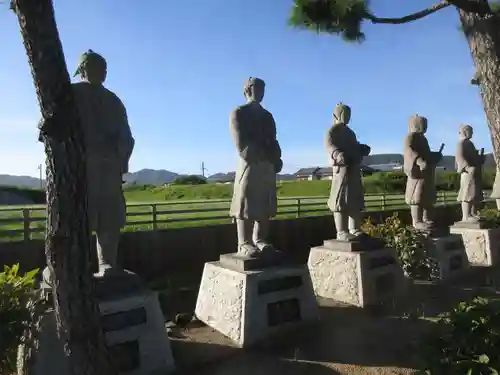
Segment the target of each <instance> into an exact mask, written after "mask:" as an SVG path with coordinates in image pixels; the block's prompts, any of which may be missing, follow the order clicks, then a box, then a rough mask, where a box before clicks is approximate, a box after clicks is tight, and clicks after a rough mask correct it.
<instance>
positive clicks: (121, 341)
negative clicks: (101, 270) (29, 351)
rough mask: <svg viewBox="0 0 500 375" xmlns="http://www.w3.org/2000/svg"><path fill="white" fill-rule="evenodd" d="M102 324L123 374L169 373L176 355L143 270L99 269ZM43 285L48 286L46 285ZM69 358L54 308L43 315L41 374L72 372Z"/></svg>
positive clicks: (37, 366) (38, 372)
mask: <svg viewBox="0 0 500 375" xmlns="http://www.w3.org/2000/svg"><path fill="white" fill-rule="evenodd" d="M95 281H96V292H97V293H96V294H97V298H98V303H99V310H100V313H101V324H102V328H103V331H104V334H105V338H106V343H107V345H108V348H109V352H110V356H111V358H112V360H113V361H114V363H115V366H116V367H117V369H118V371H119V373H120V374H124V375H125V374H126V375H152V374H158V373H161V374H167V373H170V372H172V371H173V370H174V359H173V357H172V351H171V348H170V341H169V339H168V336H167V331H166V328H165V323H164V318H163V314H162V312H161V309H160V305H159V302H158V296H157V293H155V292H152V291H150V290H148V289H147V288H146V287H145V286H144V285H143V284H142V282H141V281H140V280H139V278H138V277H137V275H135V274H133V273H130V272H126V271H121V272H119V273H117V274H115V275H112V276H110V275H96V276H95ZM42 287H43V286H42ZM69 373H70V372H69V368H68V361H67V358H66V357H65V355H64V350H63V343H62V342H61V340H59V338H58V335H57V330H56V320H55V313H54V311H53V310H52V309H51V310H49V311H47V312H46V313H45V315H44V316H43V318H42V320H41V332H40V340H39V348H38V351H37V353H36V361H35V368H34V374H35V375H68V374H69Z"/></svg>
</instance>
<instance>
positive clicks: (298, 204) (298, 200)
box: [297, 198, 300, 218]
mask: <svg viewBox="0 0 500 375" xmlns="http://www.w3.org/2000/svg"><path fill="white" fill-rule="evenodd" d="M299 217H300V198H298V199H297V218H299Z"/></svg>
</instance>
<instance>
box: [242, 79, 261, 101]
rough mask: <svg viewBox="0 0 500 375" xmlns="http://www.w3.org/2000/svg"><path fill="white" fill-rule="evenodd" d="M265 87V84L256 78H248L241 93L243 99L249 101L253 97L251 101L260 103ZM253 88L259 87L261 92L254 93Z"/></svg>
mask: <svg viewBox="0 0 500 375" xmlns="http://www.w3.org/2000/svg"><path fill="white" fill-rule="evenodd" d="M265 86H266V84H265V82H264V80H263V79H260V78H256V77H250V78H248V79H247V80H246V82H245V86H244V87H243V93H244V95H245V98H247V99H250V98H252V97H254V98H253V99H255V100H257V101H258V102H260V101H261V100H262V98H263V97H264V88H265ZM254 87H259V88H260V89H261V92H255V89H254ZM256 94H257V95H256Z"/></svg>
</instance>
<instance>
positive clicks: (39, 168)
mask: <svg viewBox="0 0 500 375" xmlns="http://www.w3.org/2000/svg"><path fill="white" fill-rule="evenodd" d="M37 169H38V172H39V174H40V189H42V190H43V178H42V165H41V164H38V168H37Z"/></svg>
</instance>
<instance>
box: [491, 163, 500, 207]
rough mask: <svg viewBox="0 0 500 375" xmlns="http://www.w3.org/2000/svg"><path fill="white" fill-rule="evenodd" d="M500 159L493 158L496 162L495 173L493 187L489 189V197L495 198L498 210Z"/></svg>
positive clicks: (499, 204) (499, 201)
mask: <svg viewBox="0 0 500 375" xmlns="http://www.w3.org/2000/svg"><path fill="white" fill-rule="evenodd" d="M499 163H500V161H498V160H495V164H496V174H495V181H494V182H493V188H492V189H491V194H490V198H492V199H495V201H496V204H497V209H498V210H500V165H499Z"/></svg>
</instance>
